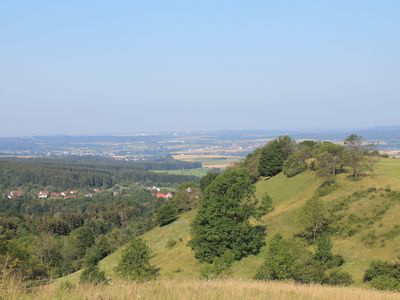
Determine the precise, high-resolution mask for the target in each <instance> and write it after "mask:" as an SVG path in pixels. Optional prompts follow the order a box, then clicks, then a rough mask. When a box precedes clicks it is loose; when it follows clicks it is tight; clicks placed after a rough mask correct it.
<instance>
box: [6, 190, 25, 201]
mask: <svg viewBox="0 0 400 300" xmlns="http://www.w3.org/2000/svg"><path fill="white" fill-rule="evenodd" d="M22 196H23V193H22V192H21V191H10V192H9V193H8V196H7V198H8V199H10V200H12V199H15V198H20V197H22Z"/></svg>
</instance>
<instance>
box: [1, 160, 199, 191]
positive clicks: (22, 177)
mask: <svg viewBox="0 0 400 300" xmlns="http://www.w3.org/2000/svg"><path fill="white" fill-rule="evenodd" d="M195 167H198V163H187V162H182V161H177V160H173V159H168V160H165V161H143V162H123V161H116V160H112V159H102V158H98V159H96V158H60V159H55V158H53V159H51V158H38V159H1V160H0V188H3V189H4V188H13V187H19V186H22V185H24V184H30V185H35V184H36V185H40V186H44V187H45V186H52V187H56V188H60V189H69V188H90V187H104V188H109V187H111V186H113V185H114V184H116V183H123V182H141V183H144V184H160V185H163V186H168V185H173V184H177V183H181V182H186V181H197V180H198V179H197V178H196V177H194V176H182V175H173V174H163V173H153V172H149V171H148V170H154V169H159V170H169V169H171V168H174V169H179V168H188V169H190V168H195Z"/></svg>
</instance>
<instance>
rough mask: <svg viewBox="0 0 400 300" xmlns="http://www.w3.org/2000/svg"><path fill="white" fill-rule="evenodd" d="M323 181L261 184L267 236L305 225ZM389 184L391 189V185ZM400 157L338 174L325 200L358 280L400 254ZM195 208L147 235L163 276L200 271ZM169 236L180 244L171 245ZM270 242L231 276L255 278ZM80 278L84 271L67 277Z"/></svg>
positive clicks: (110, 263)
mask: <svg viewBox="0 0 400 300" xmlns="http://www.w3.org/2000/svg"><path fill="white" fill-rule="evenodd" d="M320 184H321V180H320V179H318V178H316V177H315V176H314V174H313V173H312V172H309V171H308V172H305V173H303V174H300V175H297V176H295V177H292V178H287V177H286V176H284V175H283V174H280V175H278V176H275V177H273V178H271V179H269V180H264V179H262V180H260V181H259V182H258V183H257V184H256V195H257V196H258V197H261V196H262V195H263V194H264V193H265V192H268V193H269V195H270V196H271V197H272V198H273V200H274V206H275V209H274V210H273V211H272V212H271V213H270V214H268V215H266V216H264V217H263V218H262V219H261V220H260V221H258V223H260V224H263V225H266V228H267V239H266V240H267V242H268V238H269V237H270V236H272V235H274V234H275V233H278V232H279V233H281V234H282V235H284V236H292V235H293V234H295V233H297V232H299V231H300V230H301V229H302V228H301V223H300V214H301V210H302V207H303V205H304V203H305V202H306V201H307V200H308V199H310V198H311V197H312V196H313V195H314V194H315V192H316V190H317V189H318V187H319V186H320ZM389 187H390V189H389ZM394 191H399V192H400V160H396V159H381V160H379V162H378V164H377V167H376V171H375V174H374V176H368V177H364V178H362V179H361V180H360V181H357V182H354V181H352V179H351V178H349V177H348V175H347V174H340V175H338V177H337V187H336V189H335V190H334V191H333V192H331V193H330V194H328V195H326V196H323V197H322V198H321V199H322V200H323V201H324V203H325V204H326V206H327V208H328V209H330V210H331V213H332V214H333V215H334V216H335V222H334V223H333V224H331V225H332V226H333V227H334V228H335V229H336V230H337V232H338V233H337V234H336V235H335V236H334V238H333V252H334V254H340V255H342V256H343V257H344V259H345V264H344V266H343V270H345V271H347V272H349V273H350V274H351V275H352V276H353V278H354V280H355V284H356V285H359V286H360V285H362V276H363V273H364V272H365V270H366V269H367V267H368V265H369V263H370V261H371V260H373V259H383V260H395V259H396V257H398V256H399V255H400V194H397V193H396V192H394ZM194 215H195V211H192V212H189V213H186V214H183V215H181V216H180V218H179V219H178V220H177V221H176V222H174V223H172V224H170V225H167V226H165V227H158V228H155V229H153V230H151V231H150V232H147V233H146V234H144V235H143V238H144V239H145V240H146V241H147V242H148V245H149V246H150V248H151V250H152V251H153V256H152V259H151V262H152V264H154V265H155V266H157V267H158V268H160V276H161V278H162V279H192V278H198V276H199V268H200V266H199V263H198V262H197V261H196V260H195V259H194V257H193V253H192V251H191V249H190V248H189V247H188V246H187V242H188V241H189V239H190V223H191V221H192V220H193V217H194ZM168 241H175V242H176V245H175V246H173V247H168V245H167V242H168ZM121 251H122V248H121V249H119V250H118V251H116V252H115V253H113V254H111V255H110V256H108V257H106V258H105V259H103V260H102V261H101V262H100V268H101V269H102V270H104V271H105V272H106V274H107V276H110V277H111V278H116V276H115V273H114V271H113V269H114V267H115V266H116V264H117V262H118V260H119V257H120V254H121ZM265 251H266V247H263V248H262V250H261V253H260V254H259V255H257V256H250V257H247V258H245V259H243V260H241V261H240V262H236V263H235V264H234V265H233V269H232V270H233V272H232V277H234V278H243V279H248V278H252V277H253V276H254V274H255V272H256V269H257V268H258V266H260V265H261V264H262V262H263V256H264V254H265ZM65 279H69V280H71V281H77V280H78V279H79V272H77V273H74V274H71V275H69V276H67V277H64V278H63V279H62V280H65Z"/></svg>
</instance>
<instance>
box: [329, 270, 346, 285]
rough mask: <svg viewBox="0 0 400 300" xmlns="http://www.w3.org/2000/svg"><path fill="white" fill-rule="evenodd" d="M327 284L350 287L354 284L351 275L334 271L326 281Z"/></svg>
mask: <svg viewBox="0 0 400 300" xmlns="http://www.w3.org/2000/svg"><path fill="white" fill-rule="evenodd" d="M324 283H325V284H329V285H340V286H349V285H351V284H352V283H353V279H352V278H351V275H350V274H349V273H347V272H341V271H333V272H331V273H330V274H329V276H328V277H327V278H325V279H324Z"/></svg>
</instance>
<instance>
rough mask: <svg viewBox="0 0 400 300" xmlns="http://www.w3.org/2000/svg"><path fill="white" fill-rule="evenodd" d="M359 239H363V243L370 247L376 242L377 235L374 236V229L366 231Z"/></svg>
mask: <svg viewBox="0 0 400 300" xmlns="http://www.w3.org/2000/svg"><path fill="white" fill-rule="evenodd" d="M361 240H362V241H363V243H364V245H366V246H368V247H372V246H374V245H375V244H376V242H377V241H378V237H377V236H376V233H375V231H374V230H372V231H370V232H368V233H367V234H366V235H364V236H363V237H362V238H361Z"/></svg>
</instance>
